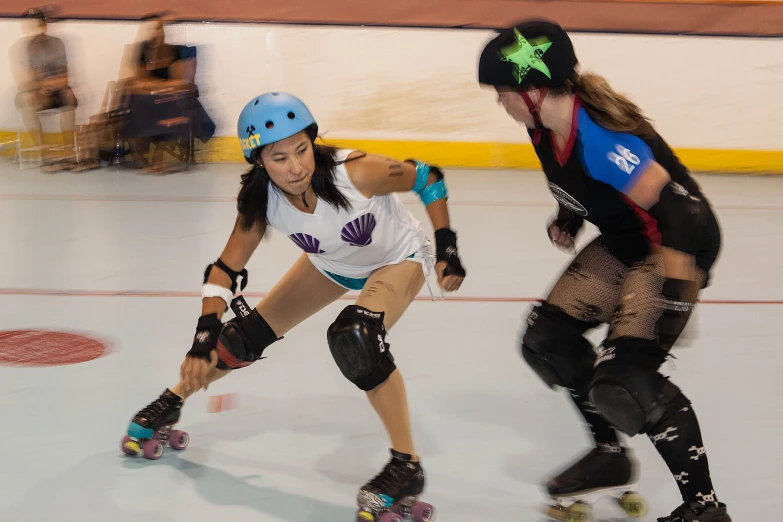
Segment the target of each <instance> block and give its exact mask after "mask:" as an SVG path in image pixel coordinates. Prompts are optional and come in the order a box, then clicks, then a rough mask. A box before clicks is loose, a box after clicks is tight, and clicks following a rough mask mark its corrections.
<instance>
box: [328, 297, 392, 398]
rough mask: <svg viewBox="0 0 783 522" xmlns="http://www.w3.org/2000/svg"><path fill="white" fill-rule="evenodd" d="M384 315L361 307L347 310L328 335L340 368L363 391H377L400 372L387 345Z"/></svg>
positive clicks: (333, 354)
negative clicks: (396, 372)
mask: <svg viewBox="0 0 783 522" xmlns="http://www.w3.org/2000/svg"><path fill="white" fill-rule="evenodd" d="M383 315H384V314H383V312H373V311H370V310H368V309H366V308H362V307H361V306H355V305H351V306H346V307H345V308H344V309H343V311H342V312H340V315H338V316H337V319H335V321H334V322H333V323H332V324H331V326H329V329H328V330H327V331H326V339H327V341H328V342H329V349H330V350H331V352H332V357H333V358H334V361H335V362H336V363H337V367H338V368H340V371H341V372H342V373H343V375H344V376H345V378H346V379H348V380H349V381H351V382H352V383H354V384H355V385H356V386H357V387H358V388H359V389H360V390H364V391H370V390H372V389H373V388H376V387H377V386H378V385H380V384H382V383H384V382H385V381H386V379H388V378H389V375H391V374H392V372H393V371H394V370H395V369H396V366H395V364H394V357H392V354H391V353H390V352H389V345H388V344H387V343H386V328H385V327H384V326H383Z"/></svg>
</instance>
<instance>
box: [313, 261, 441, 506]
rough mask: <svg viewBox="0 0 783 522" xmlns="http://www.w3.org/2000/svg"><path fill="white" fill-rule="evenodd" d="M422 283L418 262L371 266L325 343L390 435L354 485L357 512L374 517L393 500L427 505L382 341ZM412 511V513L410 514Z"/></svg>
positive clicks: (400, 392)
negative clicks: (384, 457) (376, 464)
mask: <svg viewBox="0 0 783 522" xmlns="http://www.w3.org/2000/svg"><path fill="white" fill-rule="evenodd" d="M423 285H424V273H423V271H422V266H421V264H419V263H417V262H415V261H403V262H402V263H400V264H398V265H391V266H386V267H384V268H381V269H378V270H376V271H375V272H374V273H373V274H372V275H371V276H370V277H369V278H368V280H367V283H366V284H365V286H364V289H363V290H362V293H361V295H360V296H359V299H358V300H357V301H356V305H353V306H348V307H346V308H345V309H344V310H343V312H342V313H341V314H340V315H339V316H338V317H337V319H336V320H335V322H334V323H332V325H331V326H330V327H329V331H328V333H327V336H328V339H329V347H330V349H331V350H332V355H333V356H334V358H335V361H336V362H337V365H338V367H339V368H340V370H341V371H342V372H343V375H345V377H346V378H348V379H349V380H350V381H352V382H353V383H354V384H355V385H356V386H357V387H359V388H360V389H362V390H364V391H365V392H366V393H367V397H368V399H369V400H370V403H371V404H372V406H373V408H374V409H375V411H376V413H377V414H378V416H379V417H380V418H381V421H382V422H383V424H384V426H385V427H386V431H387V433H388V435H389V438H390V440H391V446H392V449H391V454H392V458H391V460H390V461H389V462H388V463H387V464H386V466H385V467H384V468H383V470H382V471H381V472H380V473H379V474H378V475H376V476H375V477H373V478H372V479H371V480H370V481H369V482H367V483H366V484H365V485H364V486H362V488H361V489H360V490H359V495H358V498H357V503H358V505H359V507H360V514H359V516H360V517H362V518H365V519H367V520H376V516H377V515H378V514H379V513H381V512H384V511H388V510H390V509H392V506H394V505H395V504H398V505H399V506H400V508H399V509H401V510H402V511H403V512H405V513H408V514H410V513H414V514H415V513H417V511H416V510H423V511H422V512H426V511H427V510H429V512H430V513H431V510H432V506H429V505H428V504H418V505H415V506H414V504H415V499H416V498H417V497H418V496H419V495H421V493H422V492H423V490H424V485H425V479H424V470H423V469H422V467H421V464H420V463H419V459H418V457H417V456H416V453H415V448H414V445H413V438H412V436H411V428H410V418H409V414H408V402H407V397H406V392H405V385H404V383H403V379H402V375H401V374H400V371H399V370H397V368H396V366H395V365H394V358H393V357H392V356H391V353H389V344H388V343H386V342H385V341H386V330H387V329H389V328H391V327H392V326H394V324H395V323H396V322H397V321H398V320H399V319H400V317H401V316H402V314H403V312H404V311H405V309H406V308H407V307H408V305H409V304H410V303H411V301H413V298H414V297H416V295H417V294H418V292H419V290H421V288H422V286H423ZM415 516H416V515H415Z"/></svg>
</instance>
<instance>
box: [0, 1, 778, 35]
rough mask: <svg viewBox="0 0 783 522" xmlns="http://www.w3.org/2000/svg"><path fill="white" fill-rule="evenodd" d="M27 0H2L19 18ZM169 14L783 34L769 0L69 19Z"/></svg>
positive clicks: (211, 9) (205, 7)
mask: <svg viewBox="0 0 783 522" xmlns="http://www.w3.org/2000/svg"><path fill="white" fill-rule="evenodd" d="M24 8H25V6H24V5H23V4H22V5H20V2H19V0H0V15H2V16H18V15H19V14H20V11H21V10H22V9H24ZM162 8H165V9H168V10H170V11H172V12H173V17H174V18H175V19H179V20H204V21H230V22H281V23H312V24H351V25H362V24H363V25H392V26H396V25H402V26H433V27H475V28H487V27H502V26H507V25H510V24H511V23H513V22H514V21H517V20H519V19H522V18H525V17H532V16H538V17H546V18H550V19H554V20H556V21H558V22H560V23H561V24H562V25H563V26H564V27H566V28H567V29H569V30H582V31H612V32H615V31H619V32H642V33H666V34H672V33H673V34H725V35H762V36H770V35H783V2H780V1H764V0H745V1H743V0H712V1H710V2H706V1H705V0H689V1H688V2H674V1H669V2H664V1H661V0H636V1H629V0H603V1H591V0H559V1H558V0H555V1H549V0H538V1H536V0H393V1H384V0H288V1H280V0H254V1H252V2H251V1H248V0H211V1H208V2H207V1H204V0H196V1H194V0H167V1H165V2H161V1H159V0H132V1H117V0H64V1H63V2H61V3H59V4H58V5H57V14H58V16H61V17H64V18H69V17H70V18H97V19H118V18H120V19H125V18H130V19H137V18H139V17H140V16H141V15H142V14H144V13H147V12H153V11H159V10H161V9H162Z"/></svg>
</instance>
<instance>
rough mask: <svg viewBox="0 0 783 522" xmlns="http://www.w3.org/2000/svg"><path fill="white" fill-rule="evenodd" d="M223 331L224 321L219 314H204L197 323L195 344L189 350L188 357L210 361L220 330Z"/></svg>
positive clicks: (194, 337)
mask: <svg viewBox="0 0 783 522" xmlns="http://www.w3.org/2000/svg"><path fill="white" fill-rule="evenodd" d="M222 331H223V323H222V322H221V321H220V319H218V316H217V314H209V315H202V316H201V317H199V319H198V324H197V325H196V335H194V336H193V346H191V348H190V351H189V352H188V354H187V355H188V357H197V358H199V359H204V360H206V361H209V358H210V353H211V352H212V350H215V349H217V343H218V339H219V338H220V332H222Z"/></svg>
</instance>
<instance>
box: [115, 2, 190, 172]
mask: <svg viewBox="0 0 783 522" xmlns="http://www.w3.org/2000/svg"><path fill="white" fill-rule="evenodd" d="M139 34H140V40H141V41H140V42H137V43H136V44H135V45H134V46H132V47H131V49H130V52H129V53H128V54H127V56H126V62H127V64H126V70H128V72H129V73H130V74H129V77H128V78H126V86H127V89H128V94H129V95H131V96H132V95H137V96H136V98H135V100H133V99H132V100H131V102H130V110H131V111H132V112H135V114H132V115H131V122H133V123H131V124H130V125H129V128H128V129H127V130H128V137H129V138H133V139H131V150H132V151H133V157H134V161H135V163H136V166H137V167H139V168H144V169H145V172H147V173H153V174H163V173H167V172H171V171H172V170H173V169H172V167H167V166H165V165H164V163H163V154H164V152H165V150H166V148H167V147H169V148H171V147H172V146H173V145H175V144H177V143H179V142H180V140H182V139H183V138H182V135H181V134H182V133H181V132H176V131H174V132H171V131H167V128H166V127H161V126H160V125H159V124H160V114H159V113H158V111H154V110H151V108H153V107H155V105H154V104H152V103H151V102H149V101H148V100H144V99H140V98H139V96H144V95H160V94H164V93H170V92H180V93H182V92H183V91H186V92H187V94H186V96H194V95H195V92H194V80H195V73H196V59H195V53H194V51H195V50H194V49H192V48H189V47H187V46H181V45H171V44H169V43H167V42H166V34H165V29H164V20H163V18H162V17H161V15H158V14H150V15H145V16H144V17H142V25H141V27H140V32H139ZM184 106H185V104H184V102H183V104H182V107H184ZM158 107H159V108H160V109H164V107H161V106H160V105H158ZM140 111H141V112H142V114H139V112H140ZM183 114H184V108H183ZM183 118H184V116H183ZM170 120H171V121H175V120H176V119H171V118H170ZM155 126H158V127H159V128H160V134H157V135H153V136H150V135H149V131H147V130H146V129H148V128H150V127H155ZM134 134H144V135H143V136H135V137H134V136H133V135H134ZM152 144H154V145H155V150H154V152H153V153H152V155H151V158H150V159H149V160H148V159H147V158H146V157H145V155H146V154H148V153H149V152H150V151H151V148H152V147H151V145H152Z"/></svg>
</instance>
